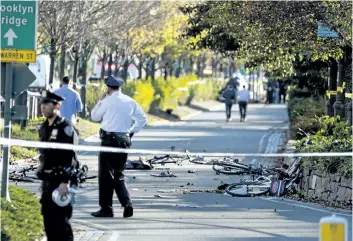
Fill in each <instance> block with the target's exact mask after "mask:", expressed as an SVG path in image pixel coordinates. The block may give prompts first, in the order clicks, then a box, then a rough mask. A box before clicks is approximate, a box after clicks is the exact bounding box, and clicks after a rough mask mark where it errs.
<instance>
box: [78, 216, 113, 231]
mask: <svg viewBox="0 0 353 241" xmlns="http://www.w3.org/2000/svg"><path fill="white" fill-rule="evenodd" d="M71 222H73V223H78V224H82V225H85V226H87V227H89V228H95V229H99V230H107V227H106V226H103V225H100V224H96V223H92V222H88V221H85V220H82V219H77V218H75V219H72V221H71Z"/></svg>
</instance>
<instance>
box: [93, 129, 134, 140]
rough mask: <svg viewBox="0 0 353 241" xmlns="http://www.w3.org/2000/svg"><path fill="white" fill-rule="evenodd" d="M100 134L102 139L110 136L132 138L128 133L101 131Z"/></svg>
mask: <svg viewBox="0 0 353 241" xmlns="http://www.w3.org/2000/svg"><path fill="white" fill-rule="evenodd" d="M99 134H100V138H103V137H105V136H110V135H112V136H116V137H129V136H130V134H129V133H127V132H108V131H105V130H103V129H100V130H99Z"/></svg>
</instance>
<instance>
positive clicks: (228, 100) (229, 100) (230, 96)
mask: <svg viewBox="0 0 353 241" xmlns="http://www.w3.org/2000/svg"><path fill="white" fill-rule="evenodd" d="M223 97H224V99H225V104H226V118H227V121H231V120H232V106H233V101H234V99H235V89H234V87H233V85H231V84H228V85H227V88H226V89H225V90H224V93H223Z"/></svg>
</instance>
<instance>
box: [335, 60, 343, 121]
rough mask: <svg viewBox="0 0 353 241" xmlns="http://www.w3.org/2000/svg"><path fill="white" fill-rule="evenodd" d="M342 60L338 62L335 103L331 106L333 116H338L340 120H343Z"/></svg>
mask: <svg viewBox="0 0 353 241" xmlns="http://www.w3.org/2000/svg"><path fill="white" fill-rule="evenodd" d="M343 71H344V70H343V59H341V60H340V61H339V62H338V79H337V97H336V102H335V103H334V104H333V109H334V116H340V117H341V119H344V115H343V112H344V109H343V108H344V106H343V101H344V92H343V88H342V85H343V75H344V72H343Z"/></svg>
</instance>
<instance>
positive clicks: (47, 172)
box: [37, 90, 78, 241]
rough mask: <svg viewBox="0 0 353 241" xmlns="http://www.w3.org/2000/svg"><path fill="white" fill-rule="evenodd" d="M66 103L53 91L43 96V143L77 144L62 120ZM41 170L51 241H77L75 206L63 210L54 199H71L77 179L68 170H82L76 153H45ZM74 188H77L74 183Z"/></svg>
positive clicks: (55, 151) (54, 150) (52, 151)
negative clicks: (55, 194)
mask: <svg viewBox="0 0 353 241" xmlns="http://www.w3.org/2000/svg"><path fill="white" fill-rule="evenodd" d="M63 100H64V99H63V98H62V97H60V96H58V95H56V94H54V93H51V92H49V91H45V90H44V91H43V92H42V101H41V111H42V114H43V115H44V116H45V117H46V120H45V121H44V123H43V124H42V125H41V126H40V129H39V136H40V141H42V142H59V143H68V144H74V142H77V133H76V130H75V129H74V128H73V127H72V126H71V124H70V123H69V122H68V121H66V120H64V118H62V117H61V116H59V114H58V113H59V109H60V102H61V101H63ZM40 154H41V155H40V162H41V164H40V167H39V168H38V172H37V176H38V178H39V179H40V180H42V197H41V204H42V215H43V219H44V228H45V232H46V235H47V240H48V241H73V240H74V239H73V233H72V228H71V224H70V222H69V219H70V218H71V216H72V204H71V203H70V204H68V205H67V206H64V207H61V206H59V205H57V203H55V202H54V201H53V199H52V193H53V191H54V190H56V189H58V190H59V195H60V196H61V197H62V198H65V197H67V195H69V193H68V188H69V185H70V183H71V181H73V180H74V179H71V176H70V175H69V174H67V172H66V171H65V170H73V169H74V168H75V167H76V168H77V167H78V162H77V156H76V153H75V152H74V151H71V150H62V149H41V150H40ZM71 184H77V182H75V183H71Z"/></svg>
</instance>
